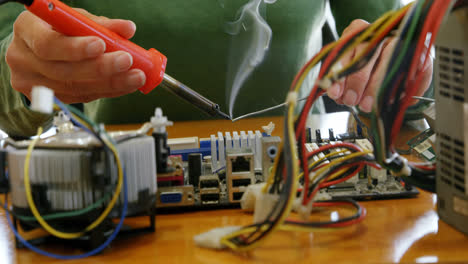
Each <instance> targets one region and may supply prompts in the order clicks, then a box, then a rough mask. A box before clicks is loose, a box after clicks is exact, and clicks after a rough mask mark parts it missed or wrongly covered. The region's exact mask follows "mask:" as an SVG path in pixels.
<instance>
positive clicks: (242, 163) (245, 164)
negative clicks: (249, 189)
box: [232, 157, 250, 172]
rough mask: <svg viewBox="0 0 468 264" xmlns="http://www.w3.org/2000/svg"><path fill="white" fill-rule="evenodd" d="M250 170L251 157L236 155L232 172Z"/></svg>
mask: <svg viewBox="0 0 468 264" xmlns="http://www.w3.org/2000/svg"><path fill="white" fill-rule="evenodd" d="M249 171H250V159H246V158H245V157H236V159H234V160H232V172H249Z"/></svg>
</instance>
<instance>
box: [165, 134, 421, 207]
mask: <svg viewBox="0 0 468 264" xmlns="http://www.w3.org/2000/svg"><path fill="white" fill-rule="evenodd" d="M310 131H312V129H310ZM337 131H340V132H342V130H340V129H337ZM328 132H329V135H328V138H324V137H322V136H321V133H320V130H316V131H315V138H314V137H313V136H312V134H313V133H310V137H309V140H308V141H309V142H308V143H307V144H306V147H307V148H308V150H309V151H313V150H314V149H316V148H318V147H320V146H323V145H325V144H335V143H338V142H351V143H354V144H357V145H358V146H360V147H361V148H362V149H368V150H371V148H372V145H371V144H370V142H369V141H368V140H367V139H365V138H363V137H362V135H359V134H356V133H354V132H353V133H350V132H345V133H338V134H335V133H334V130H333V129H328ZM169 141H171V140H169ZM175 141H177V142H184V144H186V143H187V141H188V140H187V139H177V140H175ZM173 142H174V141H173ZM280 143H281V139H280V138H279V137H274V136H269V135H267V134H266V133H261V132H260V131H258V130H257V131H247V132H244V131H240V132H236V131H234V132H224V133H221V132H219V133H218V134H217V135H211V136H210V137H209V138H206V139H200V142H198V139H197V140H193V145H188V146H187V145H184V147H185V149H180V148H179V147H177V146H175V145H173V146H171V148H172V147H174V148H175V149H176V150H174V151H171V154H175V156H171V157H170V158H169V164H171V165H170V166H173V167H174V170H173V172H172V173H171V174H169V175H167V174H160V173H158V192H157V207H158V208H159V209H168V208H179V209H180V208H182V209H184V210H185V209H190V208H191V209H204V208H205V209H209V208H226V207H238V206H239V204H240V201H241V198H242V195H243V193H244V192H245V190H246V188H247V186H249V185H251V184H255V183H261V182H264V181H265V180H267V178H268V177H269V172H270V169H271V167H272V166H273V163H274V160H275V157H276V155H277V153H278V148H279V145H280ZM169 145H171V144H169ZM317 158H319V157H317ZM175 168H177V169H175ZM181 168H183V169H181ZM161 175H162V176H161ZM167 179H170V180H169V181H168V180H167ZM320 192H321V193H322V195H325V196H326V197H330V198H332V199H342V198H353V199H356V200H369V199H394V198H407V197H413V196H416V195H417V194H418V193H419V192H418V190H417V189H416V188H414V187H412V186H410V185H405V184H404V183H403V182H402V181H401V180H400V179H399V178H397V177H394V176H392V175H391V174H390V173H389V172H388V171H386V170H383V169H382V170H378V169H375V168H373V167H370V166H366V167H365V168H364V169H363V170H362V171H361V172H360V173H359V174H358V175H356V176H354V177H352V178H351V179H349V180H347V181H345V182H343V183H340V184H337V185H333V186H330V187H328V188H325V189H322V190H320Z"/></svg>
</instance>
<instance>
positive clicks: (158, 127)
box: [151, 107, 174, 133]
mask: <svg viewBox="0 0 468 264" xmlns="http://www.w3.org/2000/svg"><path fill="white" fill-rule="evenodd" d="M151 124H152V125H153V128H154V132H156V133H164V132H166V126H172V125H173V124H174V123H173V122H172V121H169V120H167V116H163V112H162V109H161V108H160V107H157V108H156V109H155V110H154V116H153V117H151Z"/></svg>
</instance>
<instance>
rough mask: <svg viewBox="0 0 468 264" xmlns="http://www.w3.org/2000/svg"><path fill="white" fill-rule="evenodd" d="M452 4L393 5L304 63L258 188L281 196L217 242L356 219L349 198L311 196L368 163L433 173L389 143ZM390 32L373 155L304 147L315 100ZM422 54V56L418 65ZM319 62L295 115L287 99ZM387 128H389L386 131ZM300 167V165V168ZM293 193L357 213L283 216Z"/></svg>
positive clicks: (423, 0) (306, 202)
mask: <svg viewBox="0 0 468 264" xmlns="http://www.w3.org/2000/svg"><path fill="white" fill-rule="evenodd" d="M452 3H453V1H446V0H419V1H416V2H414V3H412V4H409V5H407V6H405V7H403V8H402V9H400V10H396V11H390V12H388V13H386V14H384V15H383V16H382V17H381V18H380V19H378V20H377V21H376V22H374V23H373V24H371V25H369V26H368V27H367V28H364V29H362V30H361V31H357V32H354V33H352V34H349V35H347V36H345V37H343V38H341V39H340V40H338V41H336V42H334V43H331V44H329V45H327V46H325V47H324V48H323V49H322V50H321V51H320V52H319V53H318V54H317V55H315V56H314V57H313V58H312V59H311V60H310V61H309V62H308V63H307V64H306V65H304V67H303V68H302V69H301V70H300V71H299V73H298V74H297V75H296V77H295V78H294V81H293V83H292V84H291V91H290V93H289V95H288V99H287V111H286V114H285V119H284V120H285V131H284V138H285V139H286V140H285V141H284V146H283V148H282V151H281V152H280V155H278V158H277V159H276V161H275V165H274V167H273V169H272V171H271V174H270V177H269V178H268V181H267V184H266V186H265V187H264V188H263V193H264V194H272V195H278V196H279V199H278V202H277V203H276V205H275V206H274V207H273V208H272V210H271V212H270V213H269V215H268V216H267V217H266V218H265V220H264V221H262V222H260V223H255V224H252V225H249V226H246V227H244V228H241V229H240V230H238V231H236V232H234V233H231V234H229V235H227V236H225V237H223V238H222V240H221V242H222V244H223V245H225V246H227V247H229V248H231V249H233V250H250V249H252V248H254V247H256V246H258V245H259V243H260V242H261V241H262V240H264V239H265V238H266V237H268V236H269V235H271V234H272V233H273V231H275V230H277V229H279V228H281V229H285V230H296V231H311V230H312V229H311V228H317V227H322V228H325V227H326V228H331V227H343V226H348V225H351V224H354V223H356V222H359V221H361V220H362V219H363V217H364V216H365V209H363V208H362V207H360V205H359V204H358V203H356V202H354V201H337V202H335V201H330V202H320V203H319V202H314V200H313V199H314V196H315V194H316V193H317V192H318V190H319V189H320V188H325V187H329V186H331V185H335V184H338V183H340V182H342V181H345V180H347V179H349V178H351V177H353V176H354V175H356V174H357V173H359V171H360V170H361V169H362V168H363V167H364V166H365V165H369V166H373V167H376V168H380V166H382V167H385V168H386V169H389V170H390V171H392V172H394V173H395V174H401V173H407V174H408V173H412V174H411V175H412V176H413V175H416V177H418V176H420V177H427V176H428V175H430V174H431V173H432V174H433V173H434V172H433V171H434V166H433V165H432V164H429V165H428V164H412V163H407V162H406V161H405V160H404V159H403V158H401V157H400V156H399V155H398V154H397V153H396V151H394V147H393V144H394V142H395V138H396V136H397V134H398V132H399V131H400V128H401V125H402V121H403V117H404V113H405V111H406V109H407V108H408V106H409V105H410V104H411V103H412V97H413V96H414V95H416V93H417V89H418V88H419V86H420V84H421V82H422V78H423V74H422V73H423V69H424V67H425V65H426V64H427V63H428V59H429V51H430V48H429V47H431V46H432V44H433V42H434V39H435V38H436V35H437V31H438V29H439V27H440V24H441V21H442V19H443V17H444V15H445V14H446V13H447V12H448V11H449V10H450V6H451V4H452ZM388 37H395V38H396V45H395V50H394V51H393V53H392V56H391V58H390V61H389V62H388V65H387V68H386V71H387V74H386V75H385V76H386V77H385V79H384V80H383V81H382V83H381V88H380V90H379V91H378V97H377V100H376V101H375V103H374V105H373V111H372V115H371V120H372V128H373V131H374V133H373V135H372V136H373V138H372V139H371V140H372V141H373V142H372V143H373V145H374V153H373V154H374V155H371V153H369V152H363V151H362V150H360V149H359V148H358V147H356V146H355V145H353V144H347V143H342V144H335V145H326V146H323V147H321V148H319V149H317V150H316V151H314V152H311V153H308V152H307V150H306V147H305V143H306V142H305V140H306V132H305V125H306V120H307V117H308V114H309V113H310V110H311V107H312V105H313V103H314V102H315V101H316V100H317V99H318V98H319V96H321V95H322V94H323V93H325V91H326V89H328V87H330V86H331V85H332V84H333V83H334V82H336V81H339V80H341V79H342V78H344V77H346V76H348V75H350V74H353V73H355V72H357V71H359V70H360V69H361V68H363V67H364V66H365V65H366V64H367V62H368V61H369V60H370V59H371V58H372V56H373V54H374V53H375V51H376V50H377V49H378V47H379V45H381V44H382V43H383V41H385V40H386V38H388ZM426 41H428V43H429V45H428V46H426V45H425V43H426ZM358 45H363V47H364V48H363V50H362V52H360V53H359V54H357V55H356V56H354V58H353V59H352V60H351V62H349V63H348V64H347V65H341V64H340V60H341V58H343V56H345V55H346V54H347V53H349V52H352V51H353V50H354V48H356V47H357V46H358ZM421 58H424V62H423V63H422V64H421V63H420V60H421ZM319 64H321V68H320V72H319V75H318V78H317V81H316V84H315V85H314V87H313V88H312V89H311V92H310V94H309V97H308V99H307V101H306V103H305V105H304V107H303V108H302V109H301V111H300V113H299V115H298V116H297V117H296V118H295V117H294V116H293V111H294V107H295V103H293V100H291V97H294V96H292V95H295V94H297V92H298V91H299V89H301V87H302V86H303V83H304V80H305V78H306V77H307V75H308V73H309V72H310V71H311V70H312V69H313V68H314V67H315V66H317V65H319ZM387 131H390V132H391V133H386V132H387ZM296 144H297V146H298V150H297V152H296ZM319 153H327V154H326V155H324V156H323V157H322V158H321V159H320V158H319V159H315V160H314V159H312V157H314V156H316V155H318V154H319ZM376 161H377V162H378V164H380V165H378V164H377V163H376ZM410 167H412V168H413V170H412V171H411V170H410V169H408V168H410ZM299 168H300V169H301V170H302V172H301V173H300V169H299ZM405 168H406V170H405ZM299 181H303V187H302V188H299V189H297V188H296V187H297V186H298V185H299ZM298 191H299V192H301V196H300V197H301V205H302V206H304V207H307V206H310V207H312V206H344V205H352V206H353V207H355V208H356V214H355V215H354V216H353V217H351V218H347V219H340V220H337V221H332V222H322V223H314V222H307V221H297V220H287V216H288V215H289V214H290V212H291V205H292V203H293V200H294V199H295V197H296V194H297V192H298Z"/></svg>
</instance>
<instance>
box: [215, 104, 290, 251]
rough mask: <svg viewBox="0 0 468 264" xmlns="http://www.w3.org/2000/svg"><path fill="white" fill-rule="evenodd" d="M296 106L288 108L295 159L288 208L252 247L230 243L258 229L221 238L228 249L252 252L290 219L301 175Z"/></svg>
mask: <svg viewBox="0 0 468 264" xmlns="http://www.w3.org/2000/svg"><path fill="white" fill-rule="evenodd" d="M295 106H296V102H295V100H291V101H290V102H289V108H288V119H289V122H288V124H287V128H286V129H288V130H289V138H288V139H287V140H289V145H290V147H291V153H292V154H293V155H292V158H293V159H294V160H293V161H292V165H293V166H292V170H293V171H292V172H293V173H292V177H293V182H292V186H291V190H292V191H291V192H290V194H289V197H288V200H287V201H286V202H287V204H286V208H285V210H284V212H283V213H282V214H281V215H279V216H278V218H279V219H278V221H277V222H276V223H275V224H274V225H273V226H271V227H270V228H271V230H270V232H269V233H268V234H265V235H264V236H263V237H262V238H260V239H258V240H257V241H255V242H254V243H252V244H250V245H247V246H243V247H239V246H237V245H235V244H233V243H232V242H230V241H229V240H230V239H232V238H234V237H237V236H239V235H241V234H245V233H251V232H254V231H255V230H256V227H249V228H247V229H248V230H245V229H246V228H244V229H241V230H239V231H237V232H234V233H231V234H229V235H226V236H224V237H223V238H221V243H223V244H224V245H226V246H227V247H229V248H231V249H233V250H237V251H248V250H251V249H253V248H256V247H257V246H259V245H260V243H261V242H262V241H264V240H265V239H266V238H268V237H269V236H271V235H272V234H273V233H274V232H275V231H276V230H277V229H278V228H280V227H281V225H282V224H283V223H284V221H285V220H286V218H287V217H288V215H289V213H290V212H291V209H292V205H293V202H294V199H295V197H296V190H297V185H298V181H297V180H296V177H295V176H294V175H297V174H298V173H299V166H298V162H297V156H296V155H294V153H296V151H297V150H296V139H295V135H294V107H295ZM277 164H278V163H275V167H276V166H277Z"/></svg>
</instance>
